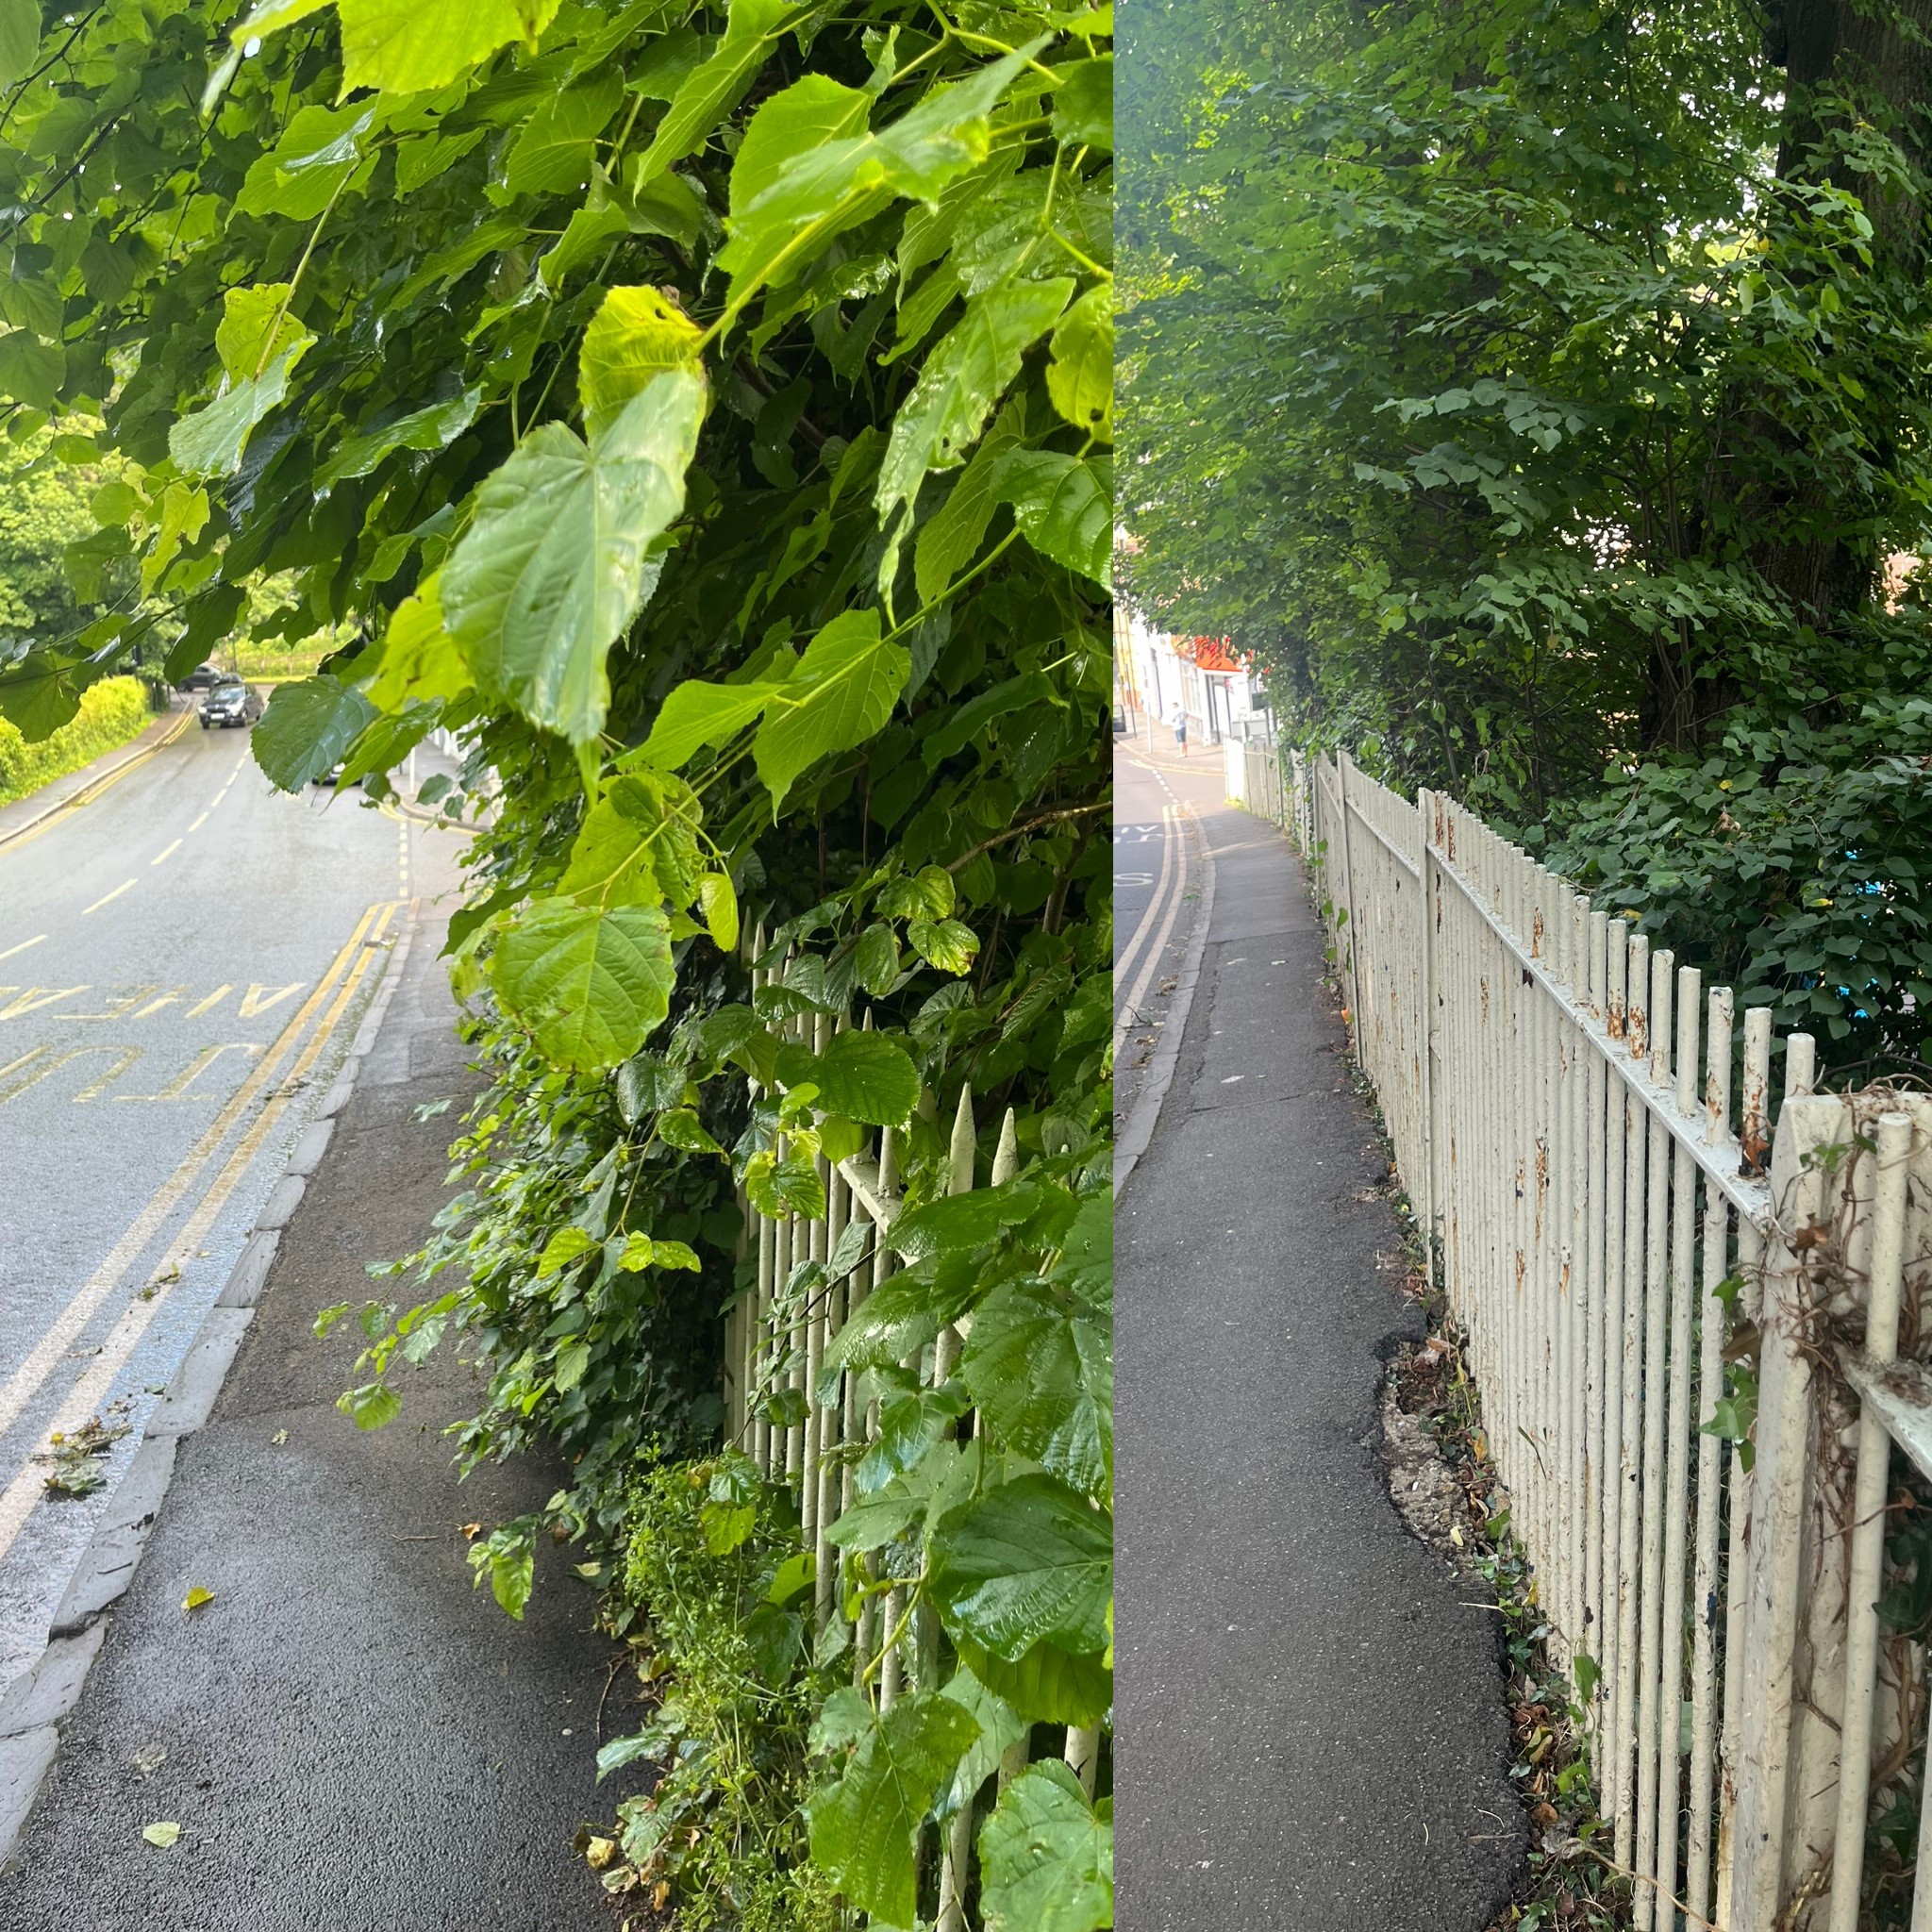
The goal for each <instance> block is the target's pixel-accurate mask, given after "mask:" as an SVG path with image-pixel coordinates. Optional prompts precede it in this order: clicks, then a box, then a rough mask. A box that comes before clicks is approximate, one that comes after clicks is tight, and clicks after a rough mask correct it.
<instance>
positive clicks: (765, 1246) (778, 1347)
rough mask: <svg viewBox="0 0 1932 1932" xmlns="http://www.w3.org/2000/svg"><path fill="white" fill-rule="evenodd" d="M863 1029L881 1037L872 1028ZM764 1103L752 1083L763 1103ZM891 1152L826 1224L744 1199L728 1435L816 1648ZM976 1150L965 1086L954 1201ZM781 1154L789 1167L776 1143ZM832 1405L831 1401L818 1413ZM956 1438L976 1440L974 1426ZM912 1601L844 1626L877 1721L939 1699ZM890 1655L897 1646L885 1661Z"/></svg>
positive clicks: (962, 1839) (815, 1046) (861, 1156)
mask: <svg viewBox="0 0 1932 1932" xmlns="http://www.w3.org/2000/svg"><path fill="white" fill-rule="evenodd" d="M765 950H766V945H765V936H764V931H763V928H762V927H760V928H759V929H758V932H757V934H756V935H755V936H754V938H753V940H752V941H751V957H752V958H754V959H758V958H760V957H761V956H762V955H763V954H764V952H765ZM787 964H789V961H788V962H787ZM786 970H787V965H778V966H764V967H754V969H753V972H752V986H753V990H754V993H755V994H756V991H757V990H758V988H760V987H764V986H768V985H772V984H774V983H775V982H780V981H782V980H783V978H784V976H785V973H786ZM846 1024H848V1023H847V1021H846V1020H844V1019H843V1018H841V1019H838V1020H834V1018H833V1017H832V1016H831V1015H829V1014H827V1013H823V1012H821V1013H816V1014H814V1015H812V1016H811V1017H810V1018H809V1019H807V1018H805V1017H803V1016H801V1017H798V1018H794V1019H792V1020H791V1021H788V1022H786V1023H785V1025H784V1031H783V1037H784V1038H786V1039H788V1040H794V1041H805V1040H806V1039H807V1037H808V1034H807V1029H808V1028H809V1029H810V1033H809V1041H810V1045H811V1048H812V1051H813V1052H815V1053H824V1050H825V1047H826V1045H827V1044H828V1042H829V1041H830V1040H831V1037H832V1035H833V1033H834V1032H836V1031H840V1030H842V1029H843V1027H844V1026H845V1025H846ZM866 1024H868V1025H869V1024H871V1022H870V1019H869V1018H868V1020H867V1022H866ZM752 1091H753V1093H754V1095H756V1094H757V1093H758V1091H759V1090H758V1083H757V1082H756V1081H754V1082H753V1083H752ZM931 1106H932V1095H931V1092H930V1091H927V1092H926V1093H924V1095H923V1096H922V1101H921V1108H922V1111H924V1112H926V1114H927V1117H928V1118H930V1108H931ZM893 1141H894V1135H893V1130H892V1129H891V1127H884V1128H880V1129H879V1130H878V1131H877V1136H876V1142H875V1144H874V1145H871V1146H868V1147H867V1148H865V1149H864V1150H862V1151H861V1152H860V1153H858V1154H857V1155H855V1156H853V1157H851V1158H848V1159H843V1160H839V1161H836V1162H833V1161H828V1160H826V1159H825V1158H824V1157H823V1156H821V1157H819V1158H818V1170H819V1177H820V1179H821V1181H822V1182H823V1183H824V1190H825V1212H824V1214H823V1215H822V1216H815V1217H808V1216H804V1215H796V1214H790V1215H785V1216H782V1217H778V1218H774V1217H773V1216H770V1215H767V1214H762V1213H759V1212H758V1211H757V1210H755V1209H754V1208H751V1206H750V1204H749V1203H748V1202H746V1201H744V1199H743V1197H742V1194H741V1197H740V1198H741V1207H742V1208H743V1211H744V1215H745V1227H746V1231H747V1236H746V1238H747V1242H748V1244H749V1245H748V1251H751V1252H755V1253H756V1255H757V1273H756V1278H755V1285H754V1286H753V1288H752V1291H751V1292H749V1293H747V1294H743V1295H741V1296H740V1298H739V1299H738V1301H737V1302H736V1303H735V1304H734V1305H733V1307H732V1308H731V1309H730V1311H729V1313H728V1314H727V1316H726V1318H725V1334H724V1403H725V1414H726V1418H727V1421H726V1427H727V1433H728V1436H729V1438H730V1440H731V1441H733V1442H734V1443H736V1444H737V1445H738V1446H739V1447H740V1448H741V1449H743V1450H744V1451H745V1452H746V1453H747V1454H748V1455H749V1456H750V1457H752V1459H753V1461H754V1462H756V1463H757V1465H758V1470H759V1472H760V1473H761V1474H763V1475H765V1476H766V1477H767V1478H769V1479H770V1480H772V1481H774V1482H785V1483H788V1484H790V1485H791V1486H793V1487H794V1488H795V1489H796V1491H797V1492H798V1499H799V1524H800V1541H801V1545H802V1547H803V1548H804V1549H806V1550H808V1551H810V1552H811V1553H812V1555H813V1558H814V1570H813V1601H812V1613H813V1626H814V1628H815V1630H816V1631H818V1632H819V1633H821V1634H822V1633H824V1630H825V1629H826V1627H827V1626H828V1625H829V1624H831V1622H832V1620H833V1619H834V1618H840V1619H844V1618H845V1608H846V1606H845V1600H844V1597H843V1594H842V1592H841V1590H840V1588H839V1583H840V1551H839V1547H838V1545H837V1544H836V1543H834V1542H833V1541H832V1540H831V1537H830V1531H831V1528H832V1526H833V1524H836V1523H837V1521H838V1519H839V1518H840V1516H841V1514H843V1512H844V1511H845V1510H847V1509H849V1508H850V1507H852V1505H853V1502H854V1500H855V1493H856V1491H855V1482H856V1477H855V1467H856V1461H857V1455H858V1448H859V1445H861V1444H864V1443H867V1442H870V1441H875V1440H876V1438H877V1435H878V1427H879V1405H878V1402H877V1400H876V1399H875V1398H874V1399H873V1400H871V1401H862V1400H861V1398H860V1389H859V1382H860V1377H859V1376H858V1375H856V1374H844V1375H841V1377H840V1378H839V1382H838V1386H837V1387H836V1389H834V1390H831V1391H821V1390H820V1387H819V1385H820V1382H821V1380H822V1379H823V1378H822V1371H823V1368H824V1361H825V1355H826V1351H827V1350H828V1349H829V1348H830V1347H831V1345H832V1343H833V1342H834V1341H836V1340H837V1338H838V1335H839V1333H840V1330H841V1328H842V1327H843V1326H844V1324H845V1322H846V1321H847V1320H848V1319H849V1317H850V1316H852V1315H853V1314H855V1313H857V1312H858V1309H859V1308H860V1307H862V1306H863V1305H864V1302H865V1299H866V1297H867V1296H868V1295H869V1294H871V1293H872V1292H873V1291H874V1289H876V1288H878V1287H879V1286H880V1285H881V1284H882V1283H883V1282H885V1281H886V1280H888V1279H889V1278H890V1277H891V1275H892V1274H894V1273H895V1272H896V1271H897V1266H898V1262H897V1257H896V1256H895V1255H894V1254H893V1252H892V1249H891V1245H890V1242H889V1241H888V1239H887V1236H888V1233H889V1230H890V1229H891V1224H892V1223H893V1222H894V1220H896V1219H897V1217H898V1214H899V1210H900V1205H901V1199H900V1193H899V1177H898V1167H897V1160H896V1157H895V1150H894V1145H893ZM976 1144H977V1135H976V1129H975V1127H974V1114H973V1092H972V1089H971V1088H970V1087H968V1088H962V1089H961V1091H960V1093H959V1101H958V1108H957V1109H956V1110H955V1113H954V1118H953V1126H952V1135H951V1141H950V1143H949V1150H948V1151H949V1158H950V1160H951V1174H950V1177H949V1182H948V1192H949V1193H952V1194H964V1193H970V1192H971V1191H973V1189H974V1184H975V1183H974V1166H975V1158H974V1157H975V1149H976ZM777 1151H778V1154H779V1157H780V1158H781V1159H782V1158H783V1156H784V1151H785V1149H784V1141H783V1140H782V1138H781V1139H780V1141H779V1143H778V1150H777ZM1019 1164H1020V1156H1019V1143H1018V1140H1017V1138H1016V1133H1015V1123H1014V1114H1013V1109H1012V1108H1008V1109H1007V1111H1006V1115H1005V1118H1004V1119H1003V1121H1002V1122H1001V1125H1000V1135H999V1141H998V1142H997V1145H996V1147H995V1149H994V1153H993V1157H992V1162H991V1170H990V1172H989V1173H988V1174H987V1176H986V1181H987V1184H988V1185H990V1186H992V1187H999V1186H1000V1185H1001V1184H1002V1183H1004V1182H1006V1181H1009V1180H1011V1179H1012V1177H1013V1176H1014V1174H1016V1173H1017V1172H1018V1171H1019ZM813 1264H816V1266H814V1265H813ZM971 1325H972V1317H971V1316H970V1315H969V1316H964V1317H962V1318H961V1319H960V1321H959V1322H958V1324H956V1325H954V1326H952V1327H949V1328H946V1329H943V1330H942V1331H941V1334H940V1335H939V1337H938V1339H937V1340H936V1341H932V1342H929V1343H927V1344H926V1345H925V1347H924V1349H923V1350H921V1351H920V1352H919V1353H918V1354H916V1355H914V1356H911V1357H908V1358H907V1360H906V1362H905V1364H904V1366H905V1367H906V1368H907V1369H908V1370H911V1371H913V1372H914V1373H916V1374H917V1375H918V1377H919V1380H920V1382H921V1384H922V1386H924V1387H926V1388H937V1387H939V1386H940V1385H941V1383H943V1382H944V1381H945V1380H946V1379H947V1377H948V1376H949V1375H950V1374H952V1371H953V1367H954V1365H955V1364H956V1363H957V1361H958V1357H959V1351H960V1348H961V1345H962V1343H963V1341H964V1340H965V1336H966V1333H967V1331H968V1330H969V1329H970V1327H971ZM822 1395H825V1396H827V1397H828V1399H825V1400H823V1401H822V1400H821V1396H822ZM774 1410H775V1411H776V1415H775V1416H774ZM970 1414H971V1411H968V1416H969V1417H970ZM959 1426H960V1427H961V1429H962V1430H964V1429H967V1428H969V1427H970V1426H971V1424H970V1421H962V1423H961V1424H959ZM907 1594H908V1592H907V1591H904V1590H900V1589H893V1590H891V1591H885V1592H884V1593H883V1594H882V1595H874V1594H870V1593H869V1594H867V1595H865V1596H864V1597H863V1598H862V1600H861V1602H860V1604H859V1607H858V1620H857V1622H856V1623H852V1624H849V1628H850V1631H851V1641H852V1653H853V1672H852V1681H853V1685H854V1688H855V1689H857V1690H859V1691H864V1692H866V1693H867V1694H869V1695H872V1696H874V1697H875V1699H876V1702H877V1707H878V1709H879V1711H880V1712H881V1714H883V1713H884V1712H885V1711H887V1710H890V1709H891V1707H892V1704H893V1703H894V1701H895V1700H896V1699H897V1697H898V1696H899V1693H900V1692H901V1691H902V1690H915V1691H932V1690H938V1689H939V1688H940V1687H941V1667H940V1632H939V1625H938V1621H937V1617H936V1614H935V1612H934V1611H933V1609H932V1608H931V1607H930V1606H929V1605H927V1604H924V1603H921V1604H919V1605H917V1606H916V1607H914V1609H913V1612H912V1614H911V1616H910V1617H909V1618H908V1617H907V1615H906V1602H905V1599H906V1596H907ZM884 1644H890V1647H889V1648H888V1649H887V1650H886V1654H885V1656H884V1657H883V1658H881V1657H880V1656H879V1652H880V1648H881V1645H884ZM874 1667H875V1677H874ZM1099 1754H1100V1732H1099V1729H1098V1727H1092V1728H1088V1727H1082V1726H1076V1725H1070V1726H1068V1727H1067V1731H1066V1745H1065V1752H1064V1756H1065V1760H1066V1762H1067V1764H1068V1765H1069V1766H1070V1767H1071V1768H1072V1769H1073V1770H1074V1773H1075V1774H1076V1775H1078V1777H1079V1778H1080V1781H1081V1783H1082V1784H1083V1785H1084V1786H1085V1788H1086V1790H1087V1794H1088V1796H1089V1797H1091V1796H1092V1794H1093V1788H1094V1777H1095V1772H1096V1770H1097V1769H1098V1762H1099ZM1026 1763H1027V1743H1026V1740H1024V1739H1023V1740H1021V1741H1020V1743H1018V1744H1017V1745H1015V1746H1014V1747H1013V1749H1012V1750H1011V1751H1009V1752H1008V1754H1007V1757H1006V1758H1005V1759H1004V1760H1003V1762H1002V1763H1001V1765H1000V1768H999V1771H998V1774H997V1781H998V1783H999V1785H1000V1786H1002V1787H1004V1786H1005V1785H1006V1784H1007V1783H1008V1781H1009V1780H1010V1779H1011V1778H1012V1777H1014V1776H1016V1775H1017V1774H1019V1773H1020V1772H1021V1771H1024V1768H1025V1766H1026ZM973 1827H974V1803H973V1802H972V1801H969V1802H967V1803H966V1804H964V1805H962V1806H961V1807H959V1809H958V1811H957V1812H956V1813H954V1815H953V1817H952V1818H951V1820H950V1822H949V1824H948V1826H947V1828H946V1830H945V1833H944V1841H943V1843H942V1845H941V1864H940V1904H939V1917H938V1919H937V1921H936V1922H935V1924H936V1932H966V1928H967V1926H968V1924H969V1916H968V1899H969V1895H970V1893H971V1892H972V1891H973V1890H974V1889H975V1886H974V1877H973V1869H974V1861H975V1859H976V1857H977V1853H976V1850H975V1847H974V1836H973Z"/></svg>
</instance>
